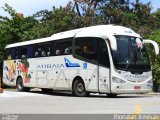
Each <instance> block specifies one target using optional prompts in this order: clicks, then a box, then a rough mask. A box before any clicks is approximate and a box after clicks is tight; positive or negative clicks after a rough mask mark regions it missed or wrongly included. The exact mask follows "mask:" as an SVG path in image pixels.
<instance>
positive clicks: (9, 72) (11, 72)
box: [4, 55, 16, 82]
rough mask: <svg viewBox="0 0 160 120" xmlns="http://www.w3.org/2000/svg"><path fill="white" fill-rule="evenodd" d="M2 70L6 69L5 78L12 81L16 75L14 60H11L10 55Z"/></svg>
mask: <svg viewBox="0 0 160 120" xmlns="http://www.w3.org/2000/svg"><path fill="white" fill-rule="evenodd" d="M4 71H6V78H7V79H8V80H9V81H11V82H13V81H14V80H15V76H16V61H15V60H11V55H9V56H8V59H7V61H6V66H5V67H4Z"/></svg>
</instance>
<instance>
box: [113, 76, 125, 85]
mask: <svg viewBox="0 0 160 120" xmlns="http://www.w3.org/2000/svg"><path fill="white" fill-rule="evenodd" d="M112 81H113V82H114V83H122V84H123V83H126V81H124V80H122V79H120V78H117V77H112Z"/></svg>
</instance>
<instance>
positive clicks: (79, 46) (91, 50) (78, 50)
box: [75, 37, 97, 62]
mask: <svg viewBox="0 0 160 120" xmlns="http://www.w3.org/2000/svg"><path fill="white" fill-rule="evenodd" d="M75 54H76V55H78V56H80V57H83V58H85V59H88V60H91V61H94V62H96V61H97V38H94V37H91V38H76V41H75Z"/></svg>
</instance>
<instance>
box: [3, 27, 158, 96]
mask: <svg viewBox="0 0 160 120" xmlns="http://www.w3.org/2000/svg"><path fill="white" fill-rule="evenodd" d="M144 43H152V44H153V46H154V48H155V52H156V54H159V47H158V44H157V43H156V42H154V41H151V40H142V38H141V37H140V35H138V34H137V33H135V32H134V31H133V30H131V29H129V28H126V27H123V26H116V25H98V26H92V27H86V28H81V29H76V30H71V31H66V32H61V33H57V34H54V35H52V36H51V37H48V38H42V39H37V40H31V41H26V42H20V43H15V44H10V45H8V46H6V49H5V60H4V63H3V83H4V84H6V85H9V86H17V88H18V90H19V91H29V90H30V88H35V87H36V88H41V89H42V91H46V92H47V91H52V90H67V91H68V90H69V91H72V93H73V94H74V95H75V96H86V95H88V94H89V93H105V94H107V95H109V96H116V95H118V94H124V93H147V92H150V91H152V86H153V81H152V71H151V65H150V59H149V57H148V53H147V50H146V47H145V45H144Z"/></svg>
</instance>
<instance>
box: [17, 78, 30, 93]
mask: <svg viewBox="0 0 160 120" xmlns="http://www.w3.org/2000/svg"><path fill="white" fill-rule="evenodd" d="M17 89H18V91H19V92H23V91H26V92H28V91H30V88H27V87H24V85H23V80H22V78H21V77H19V78H18V80H17Z"/></svg>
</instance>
